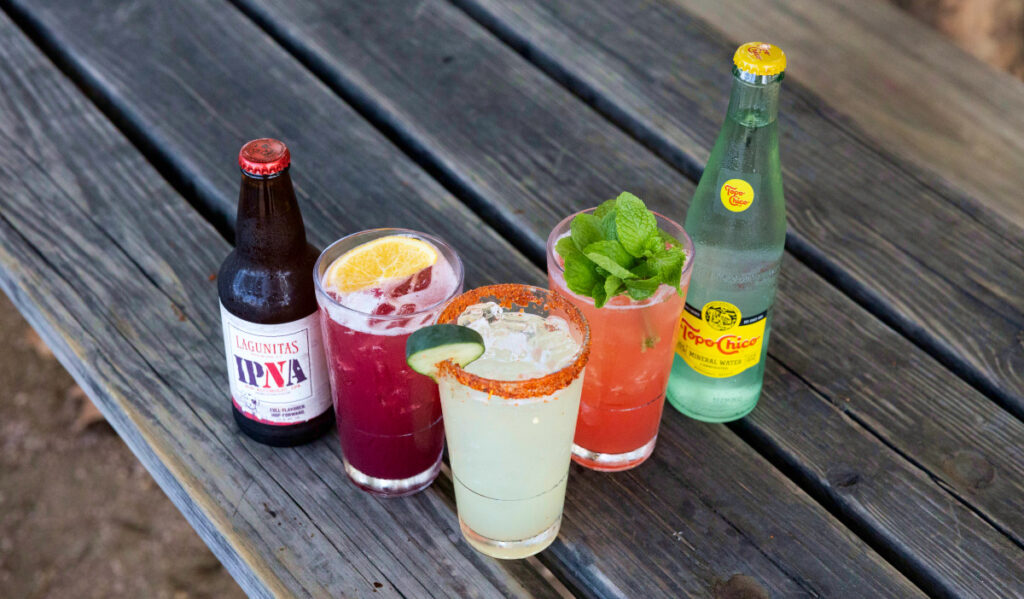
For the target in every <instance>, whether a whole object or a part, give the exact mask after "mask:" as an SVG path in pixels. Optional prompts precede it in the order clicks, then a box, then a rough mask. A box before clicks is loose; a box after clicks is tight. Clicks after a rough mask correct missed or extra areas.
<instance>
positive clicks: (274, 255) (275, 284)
mask: <svg viewBox="0 0 1024 599" xmlns="http://www.w3.org/2000/svg"><path fill="white" fill-rule="evenodd" d="M290 161H291V158H290V155H289V153H288V148H287V147H285V145H284V144H283V143H281V142H280V141H278V140H276V139H257V140H254V141H250V142H249V143H247V144H245V145H244V146H242V150H241V152H239V154H238V165H239V166H240V167H241V169H242V189H241V192H240V193H239V195H238V220H237V222H236V224H235V249H234V250H233V251H232V252H231V253H230V254H228V257H227V258H226V259H225V260H224V263H223V264H221V267H220V273H219V274H218V276H217V291H218V294H219V295H220V313H221V322H222V324H223V328H224V350H225V354H226V356H227V371H228V381H229V388H230V390H231V400H232V410H233V411H234V415H235V422H237V423H238V427H239V428H240V429H242V432H244V433H245V434H247V435H249V436H250V437H252V438H253V439H255V440H256V441H259V442H260V443H266V444H268V445H275V446H291V445H299V444H302V443H306V442H308V441H311V440H313V439H315V438H317V437H319V436H320V435H322V434H323V433H324V432H325V431H327V429H328V428H330V426H331V425H332V424H333V422H334V410H333V409H332V407H331V390H330V383H329V381H328V378H327V377H328V373H327V364H326V361H325V358H324V351H323V342H322V330H321V328H320V313H319V309H318V307H317V303H316V294H315V292H314V290H313V264H314V263H315V262H316V259H317V256H319V255H320V250H318V249H316V248H315V247H313V246H312V245H310V244H309V243H307V242H306V229H305V226H304V225H303V223H302V214H301V213H300V212H299V204H298V201H297V200H296V198H295V190H294V189H293V188H292V180H291V176H290V175H289V173H288V167H289V164H290Z"/></svg>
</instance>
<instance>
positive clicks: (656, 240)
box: [644, 237, 665, 258]
mask: <svg viewBox="0 0 1024 599" xmlns="http://www.w3.org/2000/svg"><path fill="white" fill-rule="evenodd" d="M663 249H665V242H664V241H662V240H661V238H660V237H648V238H647V241H645V242H644V256H647V257H648V258H650V257H651V256H653V255H654V254H655V253H656V252H658V251H659V250H663Z"/></svg>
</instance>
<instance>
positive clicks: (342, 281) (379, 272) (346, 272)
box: [324, 235, 437, 293]
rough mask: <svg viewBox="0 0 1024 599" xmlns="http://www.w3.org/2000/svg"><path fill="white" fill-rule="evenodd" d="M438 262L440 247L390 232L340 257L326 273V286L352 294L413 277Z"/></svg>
mask: <svg viewBox="0 0 1024 599" xmlns="http://www.w3.org/2000/svg"><path fill="white" fill-rule="evenodd" d="M436 262H437V250H436V249H434V246H432V245H430V244H429V243H427V242H425V241H421V240H419V239H416V238H413V237H405V236H403V235H389V236H387V237H381V238H379V239H374V240H373V241H368V242H366V243H364V244H362V245H357V246H356V247H354V248H352V249H351V250H349V251H347V252H345V253H344V254H342V255H341V256H339V257H338V258H337V259H336V260H335V261H334V262H333V263H332V264H331V266H330V267H329V268H328V269H327V272H326V273H325V274H324V286H325V287H327V288H329V289H334V290H336V291H340V292H342V293H349V292H352V291H358V290H360V289H366V288H367V287H372V286H374V285H376V284H378V283H380V282H381V281H385V280H387V279H397V278H402V277H409V276H412V275H414V274H416V273H418V272H419V271H421V270H423V269H424V268H427V267H430V266H433V265H434V263H436Z"/></svg>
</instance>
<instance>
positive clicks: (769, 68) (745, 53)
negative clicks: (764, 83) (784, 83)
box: [732, 42, 786, 75]
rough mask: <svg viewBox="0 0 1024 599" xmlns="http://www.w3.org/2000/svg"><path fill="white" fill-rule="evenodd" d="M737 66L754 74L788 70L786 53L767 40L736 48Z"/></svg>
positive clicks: (777, 72) (735, 61)
mask: <svg viewBox="0 0 1024 599" xmlns="http://www.w3.org/2000/svg"><path fill="white" fill-rule="evenodd" d="M732 61H733V63H735V65H736V68H738V69H739V70H741V71H745V72H747V73H750V74H752V75H778V74H779V73H781V72H783V71H785V70H786V53H785V52H783V51H782V48H780V47H778V46H776V45H773V44H769V43H767V42H750V43H747V44H743V45H742V46H740V47H739V48H737V49H736V54H733V57H732Z"/></svg>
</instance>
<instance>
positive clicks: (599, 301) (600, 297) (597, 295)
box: [588, 283, 608, 308]
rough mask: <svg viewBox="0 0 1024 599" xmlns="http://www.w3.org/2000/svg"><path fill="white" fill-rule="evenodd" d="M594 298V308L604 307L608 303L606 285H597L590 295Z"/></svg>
mask: <svg viewBox="0 0 1024 599" xmlns="http://www.w3.org/2000/svg"><path fill="white" fill-rule="evenodd" d="M588 295H590V297H592V298H594V307H596V308H601V307H604V303H605V302H606V301H608V294H607V293H605V292H604V283H595V284H594V287H593V289H591V290H590V293H589V294H588Z"/></svg>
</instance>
